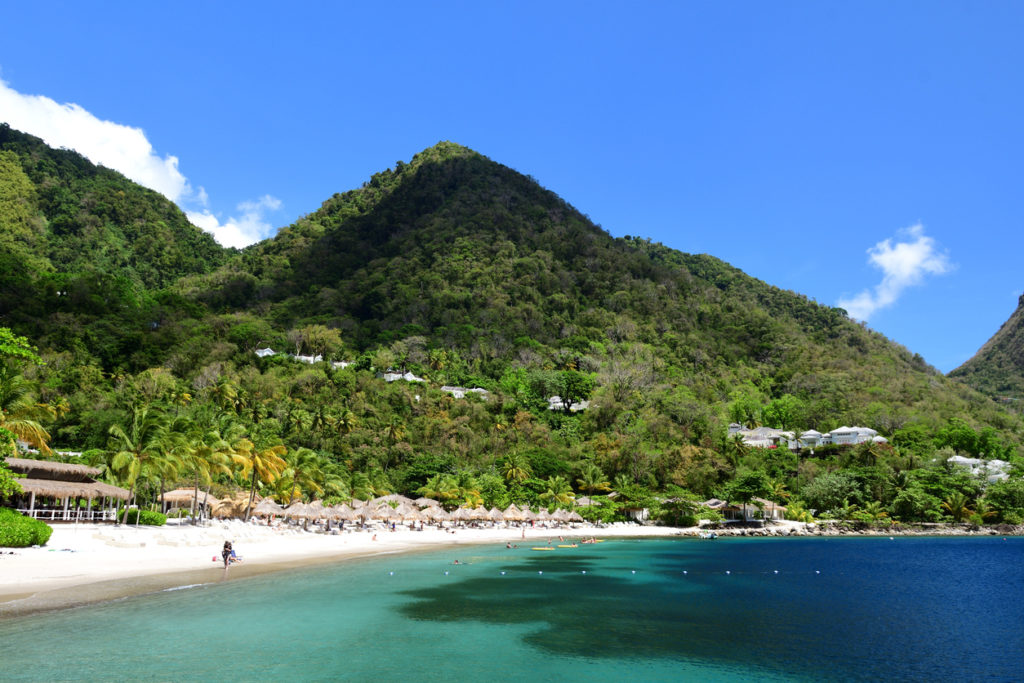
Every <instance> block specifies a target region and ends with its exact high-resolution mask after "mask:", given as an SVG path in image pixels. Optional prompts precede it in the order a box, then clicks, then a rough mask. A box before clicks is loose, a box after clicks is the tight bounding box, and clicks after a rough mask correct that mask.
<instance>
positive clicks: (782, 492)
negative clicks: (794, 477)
mask: <svg viewBox="0 0 1024 683" xmlns="http://www.w3.org/2000/svg"><path fill="white" fill-rule="evenodd" d="M790 496H791V494H790V493H789V491H787V490H786V482H784V481H782V480H781V479H770V480H769V481H768V497H769V498H770V499H771V501H772V518H774V517H775V503H776V502H777V501H779V500H789V498H790Z"/></svg>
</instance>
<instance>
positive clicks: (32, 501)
mask: <svg viewBox="0 0 1024 683" xmlns="http://www.w3.org/2000/svg"><path fill="white" fill-rule="evenodd" d="M28 516H29V517H31V518H33V519H35V516H36V492H35V491H33V492H32V493H31V495H30V496H29V499H28Z"/></svg>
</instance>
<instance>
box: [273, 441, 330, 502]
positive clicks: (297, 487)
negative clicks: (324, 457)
mask: <svg viewBox="0 0 1024 683" xmlns="http://www.w3.org/2000/svg"><path fill="white" fill-rule="evenodd" d="M284 460H285V462H286V463H288V467H287V469H286V470H285V471H284V472H282V473H281V479H282V480H283V479H285V478H287V479H288V480H290V482H291V490H290V491H289V494H288V502H289V503H291V502H293V501H294V500H295V497H296V496H297V495H299V494H300V493H302V492H303V491H306V492H308V493H314V494H316V495H320V494H321V493H323V492H324V489H323V487H322V486H320V484H318V483H317V481H318V480H319V479H322V478H323V476H324V473H323V470H321V469H320V456H318V455H317V454H316V453H315V452H314V451H312V450H310V449H308V448H300V449H298V450H296V451H293V452H292V453H289V454H287V455H286V456H285V458H284ZM282 500H283V499H282ZM282 504H284V503H283V502H282Z"/></svg>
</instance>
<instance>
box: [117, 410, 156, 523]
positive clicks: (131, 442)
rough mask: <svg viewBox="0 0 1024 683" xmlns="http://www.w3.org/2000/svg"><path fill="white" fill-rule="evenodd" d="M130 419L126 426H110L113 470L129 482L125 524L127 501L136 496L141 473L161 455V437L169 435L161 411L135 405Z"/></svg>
mask: <svg viewBox="0 0 1024 683" xmlns="http://www.w3.org/2000/svg"><path fill="white" fill-rule="evenodd" d="M127 418H128V419H127V420H126V421H125V423H124V424H123V425H121V424H115V425H111V426H110V429H109V434H110V440H111V446H112V447H111V448H110V452H111V453H112V454H113V455H112V458H111V461H110V466H111V469H112V470H114V471H115V472H116V473H117V474H118V476H119V477H120V478H121V480H122V481H123V482H125V483H127V484H128V485H129V490H128V503H125V507H124V517H123V518H122V520H121V523H122V524H126V523H127V522H128V504H129V503H131V501H132V499H133V498H134V496H135V486H136V484H137V483H138V480H139V476H140V475H142V474H144V473H147V471H148V470H149V468H150V464H151V463H154V462H155V461H158V460H159V459H160V458H161V457H162V453H163V452H164V450H163V448H164V444H162V443H161V440H162V439H166V438H167V434H166V431H165V430H164V429H163V426H164V422H163V418H162V416H161V415H160V414H159V413H156V412H150V410H149V408H147V407H139V406H136V407H134V408H133V409H132V410H131V411H130V412H129V413H128V415H127Z"/></svg>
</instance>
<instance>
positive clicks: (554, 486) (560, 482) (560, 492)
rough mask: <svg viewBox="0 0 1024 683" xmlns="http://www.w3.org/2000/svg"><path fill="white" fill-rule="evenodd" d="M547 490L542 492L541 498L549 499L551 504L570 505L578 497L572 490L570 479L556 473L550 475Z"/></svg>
mask: <svg viewBox="0 0 1024 683" xmlns="http://www.w3.org/2000/svg"><path fill="white" fill-rule="evenodd" d="M545 483H546V484H547V486H548V488H547V491H545V492H544V493H542V494H540V499H541V500H546V501H548V504H549V505H556V506H557V505H569V504H570V503H572V501H573V500H574V499H575V498H576V494H575V493H573V492H572V486H570V485H569V480H568V479H566V478H565V477H563V476H561V475H555V476H552V477H548V480H547V482H545Z"/></svg>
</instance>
